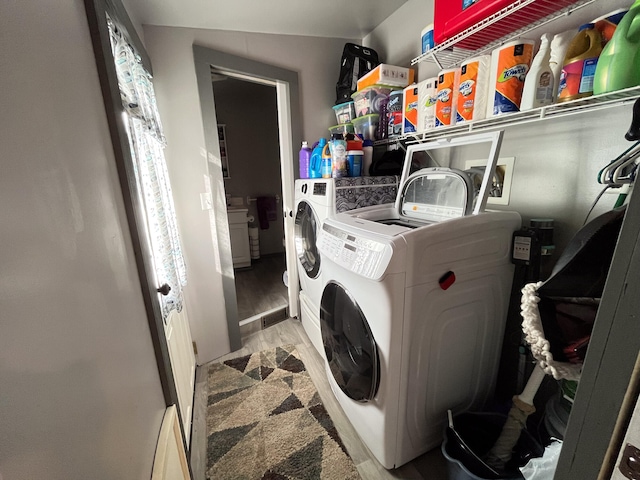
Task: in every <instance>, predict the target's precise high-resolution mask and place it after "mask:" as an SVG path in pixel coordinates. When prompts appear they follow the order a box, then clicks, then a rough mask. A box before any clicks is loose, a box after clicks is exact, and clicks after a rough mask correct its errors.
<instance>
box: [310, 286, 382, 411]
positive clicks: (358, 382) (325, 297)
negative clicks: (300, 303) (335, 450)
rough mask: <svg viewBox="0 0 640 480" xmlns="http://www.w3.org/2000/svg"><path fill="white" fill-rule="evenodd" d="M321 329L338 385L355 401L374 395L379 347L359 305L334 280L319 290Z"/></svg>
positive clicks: (376, 385)
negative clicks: (322, 289) (320, 291)
mask: <svg viewBox="0 0 640 480" xmlns="http://www.w3.org/2000/svg"><path fill="white" fill-rule="evenodd" d="M320 329H321V331H322V343H323V345H324V351H325V354H326V357H327V362H328V364H329V369H330V370H331V373H332V374H333V378H334V379H335V381H336V383H337V384H338V386H339V387H340V389H341V390H342V391H343V392H344V393H345V394H346V395H347V396H348V397H349V398H352V399H353V400H356V401H358V402H367V401H369V400H371V399H373V397H374V396H375V395H376V392H377V391H378V385H379V383H380V362H379V358H378V348H377V347H376V343H375V341H374V339H373V335H372V333H371V329H370V328H369V324H368V323H367V320H366V319H365V317H364V315H363V314H362V311H361V310H360V307H359V306H358V304H357V303H356V302H355V300H354V299H353V298H352V297H351V295H350V294H349V292H347V291H346V290H345V289H344V287H342V285H339V284H337V283H335V282H330V283H329V284H328V285H327V286H326V287H325V289H324V292H323V294H322V301H321V304H320Z"/></svg>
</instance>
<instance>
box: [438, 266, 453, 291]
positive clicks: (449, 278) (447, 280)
mask: <svg viewBox="0 0 640 480" xmlns="http://www.w3.org/2000/svg"><path fill="white" fill-rule="evenodd" d="M455 281H456V274H455V273H453V272H452V271H451V270H449V271H448V272H447V273H445V274H444V275H443V276H441V277H440V280H438V283H439V284H440V288H441V289H443V290H446V289H447V288H449V287H450V286H451V285H453V282H455Z"/></svg>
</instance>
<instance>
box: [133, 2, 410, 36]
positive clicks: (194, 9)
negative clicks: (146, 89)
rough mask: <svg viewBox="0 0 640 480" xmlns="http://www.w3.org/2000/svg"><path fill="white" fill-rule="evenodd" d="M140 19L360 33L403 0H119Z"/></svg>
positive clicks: (225, 27) (300, 32) (235, 28)
mask: <svg viewBox="0 0 640 480" xmlns="http://www.w3.org/2000/svg"><path fill="white" fill-rule="evenodd" d="M122 1H123V3H124V5H125V8H126V9H127V11H128V12H129V15H130V16H131V17H132V18H133V20H134V21H137V22H138V23H140V24H143V25H164V26H172V27H190V28H207V29H216V30H233V31H243V32H258V33H279V34H285V35H306V36H312V37H331V38H353V39H362V38H363V37H365V36H366V35H367V34H369V33H370V32H371V31H372V30H373V29H375V27H377V26H378V25H380V23H382V22H383V21H384V20H385V19H386V18H387V17H389V16H390V15H391V14H392V13H393V12H395V11H396V10H397V9H398V8H400V7H401V6H402V5H403V4H404V3H405V2H406V1H407V0H347V1H345V0H322V1H321V2H320V1H318V0H122Z"/></svg>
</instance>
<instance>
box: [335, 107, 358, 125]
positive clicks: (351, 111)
mask: <svg viewBox="0 0 640 480" xmlns="http://www.w3.org/2000/svg"><path fill="white" fill-rule="evenodd" d="M332 108H333V111H334V113H335V114H336V120H337V122H338V123H339V124H345V123H351V121H352V120H353V119H354V118H356V110H355V107H354V106H353V102H345V103H341V104H340V105H335V106H334V107H332Z"/></svg>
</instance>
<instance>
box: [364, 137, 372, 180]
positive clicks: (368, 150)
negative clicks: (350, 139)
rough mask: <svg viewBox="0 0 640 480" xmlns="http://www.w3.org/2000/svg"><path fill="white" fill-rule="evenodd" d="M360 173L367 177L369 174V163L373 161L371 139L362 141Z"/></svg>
mask: <svg viewBox="0 0 640 480" xmlns="http://www.w3.org/2000/svg"><path fill="white" fill-rule="evenodd" d="M362 151H363V153H364V154H363V156H362V175H364V176H365V177H368V176H369V175H371V173H370V172H369V169H370V168H371V164H372V163H373V140H365V141H364V142H363V143H362Z"/></svg>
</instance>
